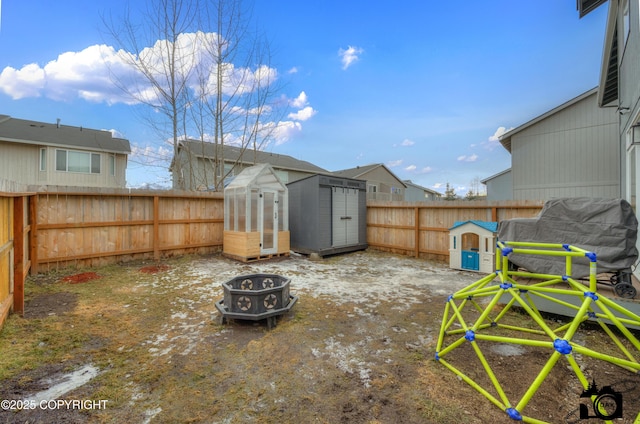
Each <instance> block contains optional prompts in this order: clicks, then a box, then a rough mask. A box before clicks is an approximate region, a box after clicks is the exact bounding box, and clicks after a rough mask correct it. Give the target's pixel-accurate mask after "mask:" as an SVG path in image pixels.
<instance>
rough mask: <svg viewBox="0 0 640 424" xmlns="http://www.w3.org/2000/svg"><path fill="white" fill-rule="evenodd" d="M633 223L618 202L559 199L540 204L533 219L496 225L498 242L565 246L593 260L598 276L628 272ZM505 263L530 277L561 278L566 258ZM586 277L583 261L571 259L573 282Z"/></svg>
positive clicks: (632, 216) (624, 204) (626, 206)
mask: <svg viewBox="0 0 640 424" xmlns="http://www.w3.org/2000/svg"><path fill="white" fill-rule="evenodd" d="M637 229H638V221H637V219H636V216H635V213H634V211H633V209H632V208H631V205H630V204H629V203H628V202H627V201H626V200H623V199H593V198H586V197H578V198H561V199H553V200H548V201H547V202H545V204H544V206H543V208H542V211H540V214H539V215H538V216H537V217H536V218H516V219H508V220H505V221H502V222H500V224H499V226H498V240H501V241H506V242H509V241H519V242H538V243H561V244H570V245H573V246H576V247H579V248H582V249H585V250H588V251H591V252H595V254H596V258H597V272H598V273H600V272H611V271H619V270H624V269H629V268H630V267H632V266H633V265H634V264H635V262H636V260H637V258H638V250H637V249H636V237H637ZM509 261H511V262H512V263H514V264H516V265H518V266H520V267H522V268H526V269H527V270H528V271H529V272H534V273H540V274H556V275H564V274H565V273H566V270H565V258H564V257H555V256H540V255H522V254H518V255H517V254H511V255H509ZM588 275H589V260H588V259H587V258H582V257H580V258H573V259H572V275H571V277H573V278H584V277H586V276H588Z"/></svg>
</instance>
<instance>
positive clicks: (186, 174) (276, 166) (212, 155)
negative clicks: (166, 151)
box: [171, 140, 329, 191]
mask: <svg viewBox="0 0 640 424" xmlns="http://www.w3.org/2000/svg"><path fill="white" fill-rule="evenodd" d="M216 149H218V154H217V156H218V161H219V160H220V159H221V158H224V172H223V173H219V177H218V179H216V178H215V175H214V173H215V172H217V171H216V166H215V165H216V163H215V161H216ZM258 163H268V164H270V165H271V167H272V168H273V170H274V172H275V173H276V174H277V175H278V178H280V180H281V181H282V182H283V183H284V184H287V183H289V182H293V181H297V180H299V179H302V178H306V177H308V176H310V175H315V174H329V171H327V170H325V169H322V168H320V167H318V166H315V165H313V164H311V163H309V162H306V161H302V160H298V159H295V158H293V157H291V156H287V155H281V154H277V153H270V152H265V151H257V152H256V151H253V150H252V149H241V148H239V147H237V146H224V147H222V146H219V145H218V146H216V145H215V144H213V143H208V142H205V143H203V142H200V141H193V140H188V141H183V142H181V144H180V147H179V149H178V154H177V155H176V156H174V158H173V161H172V164H171V175H172V180H173V187H174V188H180V187H179V181H181V180H182V181H184V189H186V190H200V191H202V190H214V189H215V182H216V181H219V179H220V178H221V177H220V175H223V176H226V178H225V180H227V181H228V180H230V179H231V178H233V177H234V176H235V175H238V174H239V173H240V172H242V170H243V169H245V168H248V167H250V166H253V165H255V164H258ZM178 172H180V173H181V174H180V175H178ZM218 172H219V171H218ZM180 177H182V178H180Z"/></svg>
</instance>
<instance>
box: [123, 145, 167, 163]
mask: <svg viewBox="0 0 640 424" xmlns="http://www.w3.org/2000/svg"><path fill="white" fill-rule="evenodd" d="M172 155H173V150H172V149H171V148H168V147H165V146H140V145H138V144H136V143H133V144H132V145H131V154H130V155H129V160H130V161H132V162H134V163H138V164H142V165H150V166H165V167H166V165H167V163H168V162H169V161H170V160H171V157H172Z"/></svg>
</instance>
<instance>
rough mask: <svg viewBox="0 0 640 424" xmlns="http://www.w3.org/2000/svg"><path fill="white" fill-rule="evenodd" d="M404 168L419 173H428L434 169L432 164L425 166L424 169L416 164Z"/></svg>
mask: <svg viewBox="0 0 640 424" xmlns="http://www.w3.org/2000/svg"><path fill="white" fill-rule="evenodd" d="M404 170H405V171H407V172H411V173H413V174H417V175H420V174H428V173H429V172H431V171H433V169H432V168H431V167H430V166H425V167H424V168H422V169H418V167H417V166H416V165H409V166H407V167H406V168H404Z"/></svg>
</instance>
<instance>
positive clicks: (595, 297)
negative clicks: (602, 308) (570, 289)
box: [584, 292, 598, 300]
mask: <svg viewBox="0 0 640 424" xmlns="http://www.w3.org/2000/svg"><path fill="white" fill-rule="evenodd" d="M584 297H590V298H591V299H593V300H598V295H597V294H595V293H594V292H584Z"/></svg>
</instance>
